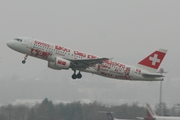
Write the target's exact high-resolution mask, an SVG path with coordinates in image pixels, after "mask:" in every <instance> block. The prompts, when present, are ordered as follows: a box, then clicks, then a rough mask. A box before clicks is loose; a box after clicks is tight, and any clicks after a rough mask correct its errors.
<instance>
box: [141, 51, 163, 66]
mask: <svg viewBox="0 0 180 120" xmlns="http://www.w3.org/2000/svg"><path fill="white" fill-rule="evenodd" d="M165 55H166V53H165V52H161V51H155V52H153V53H151V54H150V55H149V56H147V57H146V58H144V59H143V60H141V61H140V62H139V63H138V64H140V65H142V66H146V67H149V68H153V69H158V67H159V66H160V64H161V62H162V60H163V58H164V56H165Z"/></svg>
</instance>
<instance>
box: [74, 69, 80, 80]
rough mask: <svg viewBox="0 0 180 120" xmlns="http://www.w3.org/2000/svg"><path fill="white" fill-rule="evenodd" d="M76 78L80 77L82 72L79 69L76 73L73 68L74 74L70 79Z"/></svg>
mask: <svg viewBox="0 0 180 120" xmlns="http://www.w3.org/2000/svg"><path fill="white" fill-rule="evenodd" d="M76 78H78V79H80V78H82V74H81V72H80V71H79V72H78V74H76V70H74V74H73V75H72V79H76Z"/></svg>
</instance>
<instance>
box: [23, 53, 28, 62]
mask: <svg viewBox="0 0 180 120" xmlns="http://www.w3.org/2000/svg"><path fill="white" fill-rule="evenodd" d="M27 57H28V55H27V54H25V55H24V60H23V61H22V63H23V64H25V63H26V59H27Z"/></svg>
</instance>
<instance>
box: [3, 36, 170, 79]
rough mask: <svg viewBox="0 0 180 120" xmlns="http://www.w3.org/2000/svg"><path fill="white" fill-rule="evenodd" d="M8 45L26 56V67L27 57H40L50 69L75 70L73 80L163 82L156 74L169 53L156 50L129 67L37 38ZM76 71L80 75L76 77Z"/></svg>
mask: <svg viewBox="0 0 180 120" xmlns="http://www.w3.org/2000/svg"><path fill="white" fill-rule="evenodd" d="M6 44H7V46H8V47H9V48H11V49H13V50H15V51H17V52H20V53H23V54H25V55H24V60H23V61H22V63H23V64H25V63H26V60H27V57H28V56H32V57H36V58H40V59H42V60H46V61H47V62H48V67H49V68H51V69H55V70H68V69H72V70H73V71H74V73H73V75H72V79H76V78H78V79H80V78H82V74H81V72H88V73H92V74H96V75H100V76H104V77H108V78H114V79H120V80H134V81H163V79H164V76H163V75H161V74H159V73H156V71H157V69H158V68H159V66H160V64H161V62H162V61H163V59H164V57H165V55H166V53H167V50H166V49H158V50H156V51H154V52H153V53H151V54H150V55H148V56H147V57H145V58H144V59H143V60H141V61H140V62H138V63H137V64H136V65H127V64H124V63H120V62H115V61H112V59H110V58H106V57H98V56H96V55H92V54H88V53H84V52H80V51H78V50H74V49H70V48H67V47H64V46H61V45H57V44H52V43H49V42H45V41H41V40H38V39H36V38H30V37H17V38H14V39H12V40H9V41H7V43H6ZM76 71H79V72H78V73H77V74H76Z"/></svg>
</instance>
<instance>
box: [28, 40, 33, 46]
mask: <svg viewBox="0 0 180 120" xmlns="http://www.w3.org/2000/svg"><path fill="white" fill-rule="evenodd" d="M32 42H33V39H32V38H29V39H28V40H27V47H28V48H32Z"/></svg>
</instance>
